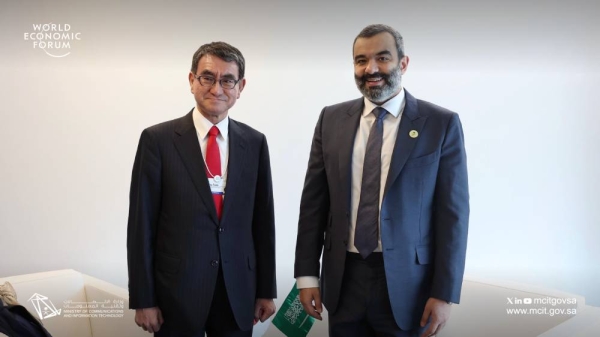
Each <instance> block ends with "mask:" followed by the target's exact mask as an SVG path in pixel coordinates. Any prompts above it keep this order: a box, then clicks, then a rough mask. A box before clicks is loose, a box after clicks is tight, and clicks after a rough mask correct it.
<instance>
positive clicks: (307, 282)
mask: <svg viewBox="0 0 600 337" xmlns="http://www.w3.org/2000/svg"><path fill="white" fill-rule="evenodd" d="M296 288H298V289H304V288H319V278H318V277H316V276H299V277H296Z"/></svg>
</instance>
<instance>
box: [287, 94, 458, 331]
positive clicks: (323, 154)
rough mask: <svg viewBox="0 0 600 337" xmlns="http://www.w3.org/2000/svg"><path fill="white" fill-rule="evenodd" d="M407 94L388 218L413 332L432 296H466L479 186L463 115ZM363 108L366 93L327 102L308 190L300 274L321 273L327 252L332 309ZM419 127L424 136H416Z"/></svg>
mask: <svg viewBox="0 0 600 337" xmlns="http://www.w3.org/2000/svg"><path fill="white" fill-rule="evenodd" d="M405 93H406V105H405V108H404V112H403V115H402V117H401V118H402V119H401V121H400V126H399V130H398V136H397V139H396V144H395V146H394V152H393V154H392V161H391V164H390V168H389V173H388V177H387V182H386V186H385V190H384V197H383V202H382V205H381V213H380V223H381V240H382V245H383V258H384V263H385V274H386V279H387V284H388V291H389V295H390V302H391V305H392V311H393V314H394V317H395V320H396V322H397V324H398V326H399V327H400V328H402V329H404V330H409V329H412V328H413V327H415V326H417V325H418V324H419V321H420V318H421V315H422V314H423V309H424V307H425V302H426V301H427V299H428V298H429V297H435V298H438V299H441V300H445V301H451V302H454V303H458V302H459V299H460V291H461V286H462V280H463V273H464V266H465V253H466V245H467V227H468V217H469V194H468V186H467V163H466V155H465V149H464V142H463V132H462V127H461V124H460V120H459V118H458V115H457V114H455V113H453V112H451V111H448V110H446V109H444V108H441V107H439V106H436V105H433V104H431V103H428V102H425V101H421V100H417V99H415V98H414V97H413V96H412V95H410V94H409V93H408V92H407V91H405ZM363 108H364V101H363V99H362V98H360V99H356V100H352V101H348V102H344V103H340V104H337V105H333V106H330V107H325V108H324V109H323V111H322V112H321V115H320V117H319V121H318V123H317V126H316V128H315V133H314V138H313V142H312V148H311V152H310V160H309V162H308V170H307V173H306V180H305V183H304V190H303V192H302V200H301V206H300V220H299V225H298V238H297V244H296V263H295V272H294V274H295V277H298V276H319V267H320V265H319V258H320V256H321V251H322V250H323V267H322V271H321V275H320V277H321V295H322V298H323V303H324V304H325V306H326V307H327V310H329V311H330V312H332V313H335V311H336V309H337V305H338V301H339V295H340V288H341V285H342V278H343V275H344V263H345V258H346V251H347V244H348V235H349V227H350V191H351V175H352V173H351V158H352V150H353V147H354V136H355V134H356V131H357V129H358V125H359V121H360V116H361V113H362V111H363ZM411 130H415V131H417V132H418V137H416V138H412V137H410V136H409V133H410V131H411ZM364 169H365V170H367V169H369V168H368V167H365V168H364Z"/></svg>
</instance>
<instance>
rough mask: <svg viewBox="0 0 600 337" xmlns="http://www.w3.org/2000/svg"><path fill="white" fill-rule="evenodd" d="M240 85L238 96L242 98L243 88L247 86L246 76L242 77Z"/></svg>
mask: <svg viewBox="0 0 600 337" xmlns="http://www.w3.org/2000/svg"><path fill="white" fill-rule="evenodd" d="M238 87H239V88H240V90H239V91H238V94H237V98H240V93H242V90H244V88H245V87H246V79H245V78H242V80H241V81H239V82H238Z"/></svg>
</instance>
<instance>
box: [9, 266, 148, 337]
mask: <svg viewBox="0 0 600 337" xmlns="http://www.w3.org/2000/svg"><path fill="white" fill-rule="evenodd" d="M5 281H8V282H10V283H11V284H12V285H13V287H14V288H15V291H16V293H17V300H18V301H19V304H21V305H23V306H24V307H26V308H27V309H28V310H29V311H30V312H31V313H32V314H33V315H34V316H36V317H37V316H38V314H37V311H36V308H35V306H34V300H31V301H30V298H31V297H32V296H34V295H35V294H38V295H39V296H38V298H40V299H42V298H43V297H47V300H43V301H41V302H40V303H41V304H42V307H41V310H44V308H43V306H44V304H46V306H48V307H50V309H56V312H58V311H59V310H60V314H57V315H56V316H54V317H48V318H45V319H42V320H41V321H42V324H43V325H44V327H45V328H46V329H47V330H48V332H50V334H52V336H53V337H151V336H152V335H151V334H149V333H147V332H145V331H143V330H142V329H141V328H139V327H138V326H137V325H136V324H135V323H134V315H135V312H134V311H133V310H129V309H128V307H129V300H128V299H129V296H128V293H127V290H125V289H123V288H120V287H117V286H115V285H113V284H110V283H108V282H105V281H102V280H99V279H97V278H94V277H91V276H88V275H85V274H82V273H79V272H77V271H75V270H71V269H66V270H56V271H50V272H43V273H35V274H27V275H18V276H10V277H4V278H0V284H3V283H4V282H5ZM94 301H96V302H94ZM86 303H87V304H86ZM109 303H110V305H109ZM121 303H122V306H123V308H122V310H121V308H120V304H121ZM83 304H86V305H85V306H88V305H89V306H90V307H97V308H96V309H88V310H100V311H101V312H102V313H104V315H112V316H120V313H121V312H122V314H123V315H122V317H107V316H105V317H101V315H103V314H102V313H97V312H98V311H95V312H96V314H95V315H96V316H98V317H89V318H88V317H86V316H87V315H85V314H84V315H83V316H84V317H68V316H69V314H68V311H69V310H83V311H85V310H86V309H85V308H83V309H79V308H76V307H77V306H78V305H81V306H82V307H84V305H83ZM103 304H104V305H105V308H104V309H102V308H101V305H103ZM113 305H117V307H115V308H108V307H109V306H113ZM71 308H76V309H71ZM52 312H53V310H50V311H46V315H44V313H43V312H42V316H47V315H48V314H51V313H52ZM91 312H92V311H88V312H87V314H88V315H89V314H90V313H91ZM111 312H112V313H111ZM80 315H81V314H80ZM71 316H73V314H71Z"/></svg>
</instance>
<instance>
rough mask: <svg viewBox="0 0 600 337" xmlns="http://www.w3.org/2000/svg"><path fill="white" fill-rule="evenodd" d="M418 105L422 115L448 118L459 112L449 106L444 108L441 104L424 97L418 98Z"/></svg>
mask: <svg viewBox="0 0 600 337" xmlns="http://www.w3.org/2000/svg"><path fill="white" fill-rule="evenodd" d="M417 106H418V107H419V113H420V114H421V115H427V116H432V117H445V118H448V117H451V116H453V115H456V114H457V113H456V112H454V111H452V110H450V109H448V108H444V107H443V106H439V105H437V104H434V103H431V102H429V101H425V100H422V99H417Z"/></svg>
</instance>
